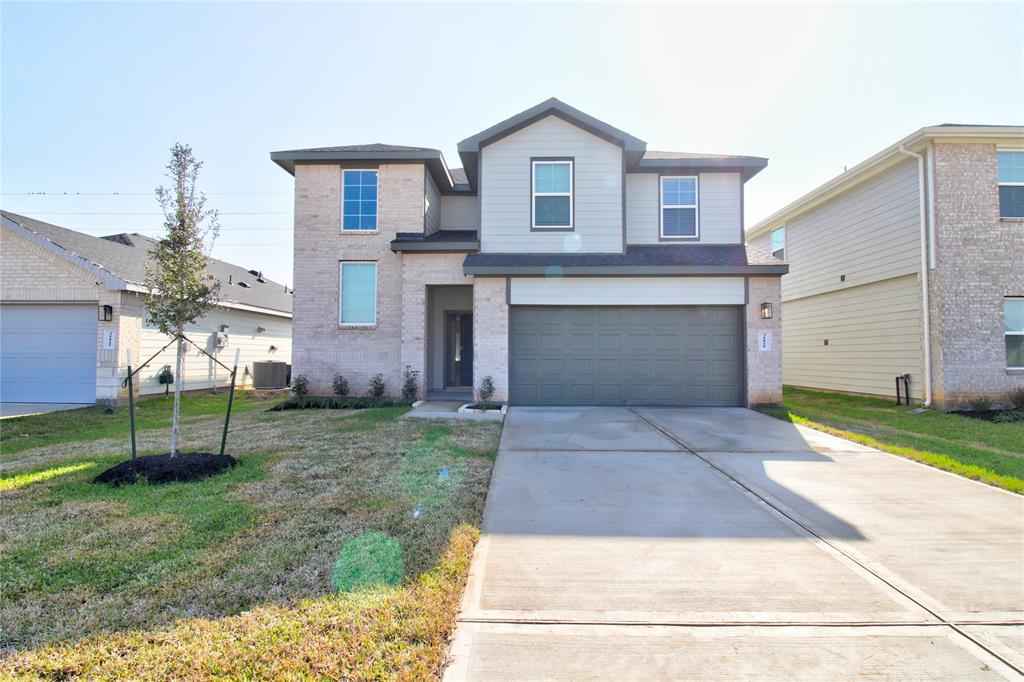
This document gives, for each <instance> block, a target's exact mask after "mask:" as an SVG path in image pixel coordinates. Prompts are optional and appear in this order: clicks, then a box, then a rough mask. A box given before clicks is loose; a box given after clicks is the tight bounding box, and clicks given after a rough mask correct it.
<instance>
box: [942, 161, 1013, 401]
mask: <svg viewBox="0 0 1024 682" xmlns="http://www.w3.org/2000/svg"><path fill="white" fill-rule="evenodd" d="M934 155H935V158H934V168H935V198H934V205H935V233H936V239H935V247H936V267H935V268H934V269H933V270H931V271H930V272H929V275H930V282H929V296H930V298H931V314H932V318H931V320H932V384H933V400H934V401H935V403H936V404H937V405H940V406H942V407H945V408H947V409H953V408H957V407H960V406H962V405H963V404H964V403H965V402H966V401H967V400H970V399H971V398H974V397H978V396H985V397H988V398H991V399H993V400H995V401H999V400H1001V399H1004V398H1005V396H1006V395H1007V394H1008V393H1009V392H1010V391H1011V390H1013V389H1017V388H1022V387H1024V371H1020V370H1008V369H1007V368H1006V346H1005V340H1004V335H1003V299H1004V298H1005V297H1007V296H1024V260H1022V258H1024V256H1022V254H1024V223H1022V222H1020V221H1013V220H1000V218H999V194H998V180H997V176H996V147H995V145H991V144H952V143H936V144H935V147H934Z"/></svg>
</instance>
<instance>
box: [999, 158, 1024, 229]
mask: <svg viewBox="0 0 1024 682" xmlns="http://www.w3.org/2000/svg"><path fill="white" fill-rule="evenodd" d="M996 159H997V163H998V167H999V217H1000V218H1024V151H1016V152H996Z"/></svg>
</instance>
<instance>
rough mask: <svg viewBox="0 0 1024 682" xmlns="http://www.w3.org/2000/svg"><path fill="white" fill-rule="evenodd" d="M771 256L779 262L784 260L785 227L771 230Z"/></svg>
mask: <svg viewBox="0 0 1024 682" xmlns="http://www.w3.org/2000/svg"><path fill="white" fill-rule="evenodd" d="M772 255H773V256H775V257H776V258H778V259H779V260H786V227H785V226H783V227H777V228H775V229H774V230H772Z"/></svg>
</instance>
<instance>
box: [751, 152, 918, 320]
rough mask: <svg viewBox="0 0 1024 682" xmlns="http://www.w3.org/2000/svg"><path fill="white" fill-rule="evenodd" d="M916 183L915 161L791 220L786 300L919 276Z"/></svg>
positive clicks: (900, 164) (785, 281)
mask: <svg viewBox="0 0 1024 682" xmlns="http://www.w3.org/2000/svg"><path fill="white" fill-rule="evenodd" d="M917 184H918V183H917V165H916V162H914V161H913V160H912V159H908V160H907V161H904V162H901V163H899V164H897V165H896V166H893V167H892V168H890V169H888V170H886V171H884V172H882V173H880V174H879V175H878V176H876V177H874V178H872V179H870V180H868V181H867V182H865V183H863V184H861V185H858V186H857V187H854V188H852V189H850V190H849V191H847V192H844V193H843V194H841V195H839V196H837V197H834V198H833V199H831V200H829V201H827V202H825V203H824V204H821V205H820V206H816V207H815V208H813V209H811V210H810V211H808V212H807V213H803V214H801V215H798V216H797V217H795V218H793V219H791V220H789V221H787V222H786V260H787V261H788V262H789V264H790V272H789V274H788V275H786V276H784V277H783V278H782V300H783V301H788V300H791V299H795V298H802V297H804V296H811V295H814V294H820V293H824V292H827V291H833V290H837V289H845V288H850V287H855V286H860V285H862V284H867V283H870V282H877V281H880V280H884V279H891V278H893V277H901V276H903V275H908V274H911V273H915V272H917V271H918V270H919V268H920V263H921V253H920V247H919V239H920V232H919V230H920V222H919V221H920V211H919V208H918V189H917ZM773 229H774V228H773ZM755 241H756V242H757V243H756V244H754V245H755V246H763V245H764V243H765V242H762V241H760V240H755ZM765 250H767V249H765ZM841 275H845V276H846V279H845V281H841V280H840V276H841Z"/></svg>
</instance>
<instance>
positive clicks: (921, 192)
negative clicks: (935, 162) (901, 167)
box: [899, 145, 932, 407]
mask: <svg viewBox="0 0 1024 682" xmlns="http://www.w3.org/2000/svg"><path fill="white" fill-rule="evenodd" d="M899 151H900V153H901V154H906V155H907V156H911V157H913V158H915V159H917V195H918V212H919V214H920V216H921V305H922V307H923V311H922V312H923V315H922V317H923V319H924V406H925V407H931V404H932V322H931V303H930V300H929V296H928V220H927V213H926V211H927V207H926V206H925V173H924V157H923V156H921V155H920V154H916V153H914V152H912V151H908V150H907V148H906V147H904V146H903V145H900V149H899Z"/></svg>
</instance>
